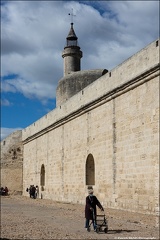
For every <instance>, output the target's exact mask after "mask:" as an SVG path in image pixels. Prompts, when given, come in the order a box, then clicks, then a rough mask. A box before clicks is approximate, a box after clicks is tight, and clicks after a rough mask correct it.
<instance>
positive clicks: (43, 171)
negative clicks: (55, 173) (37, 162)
mask: <svg viewBox="0 0 160 240" xmlns="http://www.w3.org/2000/svg"><path fill="white" fill-rule="evenodd" d="M40 184H41V191H44V186H45V167H44V164H42V166H41V179H40Z"/></svg>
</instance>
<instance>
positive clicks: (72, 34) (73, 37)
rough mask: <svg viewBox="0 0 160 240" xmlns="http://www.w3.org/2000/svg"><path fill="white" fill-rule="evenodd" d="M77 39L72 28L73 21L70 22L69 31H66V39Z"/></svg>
mask: <svg viewBox="0 0 160 240" xmlns="http://www.w3.org/2000/svg"><path fill="white" fill-rule="evenodd" d="M77 39H78V38H77V36H76V34H75V31H74V29H73V23H71V29H70V31H69V33H68V36H67V40H77Z"/></svg>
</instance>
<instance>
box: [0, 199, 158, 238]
mask: <svg viewBox="0 0 160 240" xmlns="http://www.w3.org/2000/svg"><path fill="white" fill-rule="evenodd" d="M100 214H102V213H101V212H100ZM105 215H106V216H107V220H108V227H109V230H108V232H107V233H104V232H100V233H96V232H94V231H93V229H91V232H87V231H86V229H85V228H84V222H85V218H84V206H83V205H79V204H67V203H60V202H54V201H51V200H44V199H30V198H29V197H24V196H7V197H1V239H17V240H19V239H38V240H39V239H46V240H47V239H97V240H98V239H159V224H158V218H157V217H155V216H153V215H144V214H137V213H131V212H126V211H122V210H113V209H105Z"/></svg>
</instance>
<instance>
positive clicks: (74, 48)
mask: <svg viewBox="0 0 160 240" xmlns="http://www.w3.org/2000/svg"><path fill="white" fill-rule="evenodd" d="M62 57H63V58H64V76H66V75H68V74H70V73H72V72H76V71H80V70H81V58H82V51H81V50H80V47H79V46H78V38H77V36H76V34H75V31H74V29H73V23H71V28H70V31H69V34H68V36H67V38H66V46H65V47H64V51H63V53H62Z"/></svg>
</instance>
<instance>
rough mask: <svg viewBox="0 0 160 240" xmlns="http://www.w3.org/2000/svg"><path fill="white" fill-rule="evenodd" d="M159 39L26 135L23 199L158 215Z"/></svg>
mask: <svg viewBox="0 0 160 240" xmlns="http://www.w3.org/2000/svg"><path fill="white" fill-rule="evenodd" d="M159 43H160V42H159V40H157V41H154V42H153V43H151V44H150V45H149V46H147V47H146V48H144V49H142V50H141V51H139V52H138V53H136V54H135V55H133V56H132V57H131V58H129V59H127V60H126V61H125V62H123V63H122V64H120V65H119V66H117V67H116V68H114V69H113V70H112V71H110V72H108V73H106V74H105V75H103V76H102V77H100V78H99V79H98V80H96V81H94V82H93V83H91V84H90V85H88V86H87V87H86V88H84V89H83V90H82V91H80V92H79V93H77V94H76V95H74V96H72V97H71V98H70V99H69V100H67V101H66V102H65V103H63V104H62V105H59V106H58V107H57V108H56V109H54V110H53V111H51V112H49V113H48V114H47V115H45V116H44V117H42V118H41V119H39V120H38V121H36V122H35V123H33V124H32V125H30V126H28V127H27V128H25V129H24V130H23V131H22V141H23V145H24V154H23V157H24V161H23V195H28V193H26V191H25V190H26V188H27V187H28V186H29V185H30V184H35V185H39V186H40V197H41V198H47V199H53V200H56V201H64V202H72V203H82V204H84V202H85V195H86V194H87V186H88V185H93V187H94V190H95V194H96V195H97V197H98V198H99V199H100V201H101V202H102V204H103V205H104V207H111V208H117V209H127V210H129V211H136V212H142V213H152V214H156V213H157V211H158V203H159V199H158V196H159V192H158V190H159V189H158V186H159V185H158V180H159V175H158V174H159V149H158V146H159V142H158V141H159V99H158V96H159Z"/></svg>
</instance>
